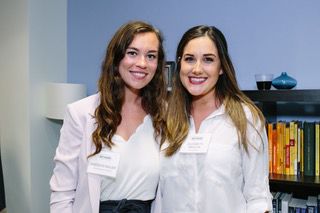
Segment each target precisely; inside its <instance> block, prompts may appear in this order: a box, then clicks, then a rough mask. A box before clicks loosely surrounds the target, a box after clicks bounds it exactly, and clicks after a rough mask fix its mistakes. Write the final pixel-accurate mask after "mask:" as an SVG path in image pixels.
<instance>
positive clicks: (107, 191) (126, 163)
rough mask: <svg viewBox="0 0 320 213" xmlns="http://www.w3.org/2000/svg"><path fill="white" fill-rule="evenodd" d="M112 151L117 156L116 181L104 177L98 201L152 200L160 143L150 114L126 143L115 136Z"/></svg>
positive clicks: (156, 176)
mask: <svg viewBox="0 0 320 213" xmlns="http://www.w3.org/2000/svg"><path fill="white" fill-rule="evenodd" d="M112 141H113V142H114V144H115V145H114V146H113V147H112V152H114V153H118V154H119V155H120V161H119V167H118V171H117V176H116V178H110V177H107V176H103V177H102V180H101V197H100V200H101V201H104V200H121V199H124V198H126V199H135V200H152V199H154V198H155V192H156V189H157V185H158V182H159V143H157V141H155V139H154V128H153V125H152V120H151V117H150V115H147V116H146V117H145V118H144V120H143V123H142V124H140V126H138V128H137V129H136V131H135V133H134V134H133V135H131V137H130V138H129V139H128V141H125V140H124V139H123V138H122V137H121V136H119V135H114V136H113V138H112Z"/></svg>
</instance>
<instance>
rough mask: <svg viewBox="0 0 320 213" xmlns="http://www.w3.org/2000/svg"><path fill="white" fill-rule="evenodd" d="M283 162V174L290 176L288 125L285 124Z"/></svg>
mask: <svg viewBox="0 0 320 213" xmlns="http://www.w3.org/2000/svg"><path fill="white" fill-rule="evenodd" d="M284 155H285V158H284V162H285V172H284V174H286V175H289V174H290V124H289V123H286V132H285V150H284Z"/></svg>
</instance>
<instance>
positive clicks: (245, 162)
mask: <svg viewBox="0 0 320 213" xmlns="http://www.w3.org/2000/svg"><path fill="white" fill-rule="evenodd" d="M256 128H257V129H258V130H259V129H261V130H260V131H258V132H257V131H256V130H255V129H254V128H253V127H252V126H251V125H250V124H249V125H248V131H247V134H248V135H247V137H248V139H249V143H250V144H249V146H248V153H249V154H247V153H246V152H245V151H244V150H242V171H243V175H244V188H243V194H244V196H245V199H246V201H247V212H249V213H251V212H268V211H271V210H272V196H271V194H270V189H269V178H268V176H269V171H268V139H267V134H266V130H265V128H263V127H262V128H261V125H256ZM259 134H260V135H259ZM260 136H261V137H260ZM261 139H262V141H261Z"/></svg>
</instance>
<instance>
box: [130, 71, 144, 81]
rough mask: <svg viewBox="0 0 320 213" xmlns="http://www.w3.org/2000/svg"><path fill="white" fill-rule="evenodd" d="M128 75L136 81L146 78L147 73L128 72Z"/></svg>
mask: <svg viewBox="0 0 320 213" xmlns="http://www.w3.org/2000/svg"><path fill="white" fill-rule="evenodd" d="M130 73H131V74H132V75H133V77H135V78H136V79H143V78H144V77H146V76H147V73H145V72H138V71H130Z"/></svg>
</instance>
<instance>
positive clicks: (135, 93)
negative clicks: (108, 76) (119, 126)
mask: <svg viewBox="0 0 320 213" xmlns="http://www.w3.org/2000/svg"><path fill="white" fill-rule="evenodd" d="M124 104H141V96H140V90H131V89H129V88H125V91H124Z"/></svg>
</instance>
